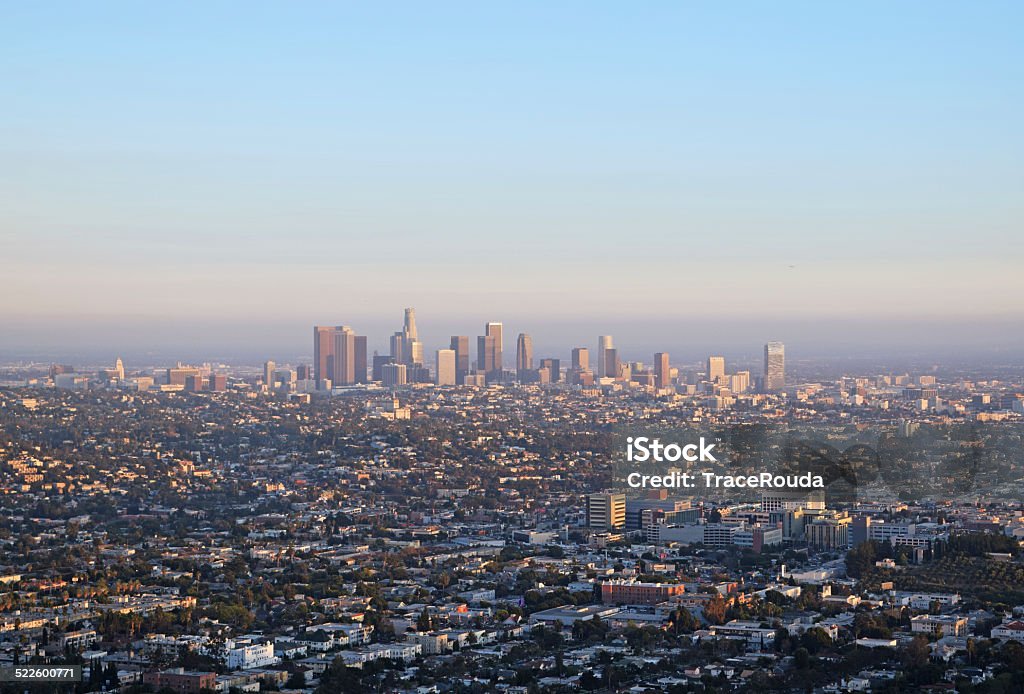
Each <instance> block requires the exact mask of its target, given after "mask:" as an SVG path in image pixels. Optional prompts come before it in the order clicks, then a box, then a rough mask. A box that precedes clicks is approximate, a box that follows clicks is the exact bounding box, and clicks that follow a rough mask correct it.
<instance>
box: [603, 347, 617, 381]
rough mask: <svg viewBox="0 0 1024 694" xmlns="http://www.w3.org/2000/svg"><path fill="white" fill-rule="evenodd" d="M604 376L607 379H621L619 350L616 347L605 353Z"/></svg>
mask: <svg viewBox="0 0 1024 694" xmlns="http://www.w3.org/2000/svg"><path fill="white" fill-rule="evenodd" d="M604 375H605V377H606V378H618V377H619V350H617V349H615V348H614V347H609V348H608V349H606V350H605V351H604Z"/></svg>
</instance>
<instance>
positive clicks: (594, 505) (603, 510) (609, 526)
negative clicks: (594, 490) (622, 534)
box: [587, 493, 626, 530]
mask: <svg viewBox="0 0 1024 694" xmlns="http://www.w3.org/2000/svg"><path fill="white" fill-rule="evenodd" d="M587 525H588V526H589V527H591V528H593V529H594V530H619V529H621V528H623V527H625V525H626V495H625V494H608V493H600V494H588V495H587Z"/></svg>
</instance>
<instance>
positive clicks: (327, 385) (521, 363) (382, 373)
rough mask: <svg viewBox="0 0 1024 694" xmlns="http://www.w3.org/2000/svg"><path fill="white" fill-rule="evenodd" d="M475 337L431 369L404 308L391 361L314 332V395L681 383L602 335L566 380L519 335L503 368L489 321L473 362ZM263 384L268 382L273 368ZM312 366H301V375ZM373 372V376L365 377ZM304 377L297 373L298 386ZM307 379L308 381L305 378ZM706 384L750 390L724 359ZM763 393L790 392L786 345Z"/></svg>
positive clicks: (338, 332)
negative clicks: (625, 355) (628, 357)
mask: <svg viewBox="0 0 1024 694" xmlns="http://www.w3.org/2000/svg"><path fill="white" fill-rule="evenodd" d="M470 344H471V343H470V337H469V336H468V335H452V336H451V340H450V343H449V346H448V347H447V348H445V349H439V350H437V351H436V353H435V356H434V360H433V363H432V364H430V363H428V362H427V361H426V359H425V357H424V348H423V342H422V341H421V340H420V338H419V332H418V330H417V327H416V312H415V310H414V309H412V308H407V309H405V319H404V322H403V325H402V329H401V330H399V331H396V332H395V333H394V334H392V335H391V338H390V345H389V347H390V349H389V352H388V354H376V353H374V355H373V356H372V359H370V360H368V357H367V347H366V337H365V336H362V335H356V334H355V332H354V331H353V330H352V328H350V327H348V326H345V325H341V326H319V325H318V326H315V327H314V328H313V362H314V364H313V368H312V374H311V378H312V379H313V381H314V382H315V384H316V389H317V390H331V389H332V388H336V387H342V386H350V385H356V384H361V383H367V382H370V381H372V382H377V383H381V384H382V385H384V386H388V387H393V386H402V385H406V384H412V383H434V384H436V385H442V386H454V385H473V386H485V385H489V384H495V383H538V384H546V383H560V382H565V383H568V384H569V385H575V386H582V387H588V386H594V385H600V384H602V383H606V382H609V381H611V382H615V381H619V382H629V383H636V384H638V385H641V386H647V387H652V388H654V389H656V390H663V389H667V388H670V387H672V386H673V384H674V383H676V382H677V381H678V378H679V373H678V370H676V369H674V368H672V366H671V365H670V361H669V354H668V352H657V353H656V354H655V355H654V363H653V366H652V367H647V366H646V365H644V364H643V363H641V362H629V361H625V360H623V359H622V358H621V357H620V355H619V351H618V349H617V348H616V347H615V343H614V340H613V338H612V336H611V335H601V336H599V337H598V340H597V349H596V351H595V352H594V355H593V358H592V357H591V353H590V350H589V349H588V348H586V347H574V348H573V349H572V351H571V360H570V364H569V368H568V369H566V370H565V372H564V373H563V370H562V363H561V360H560V359H557V358H550V357H549V358H543V359H540V360H539V362H538V361H536V360H535V359H534V351H533V338H532V337H531V336H530V335H529V334H528V333H519V335H518V336H517V338H516V355H515V369H514V370H507V369H506V368H505V363H504V355H503V353H504V326H503V325H502V323H499V322H493V321H492V322H489V323H487V324H486V325H485V326H484V330H483V334H482V335H479V336H478V337H477V338H476V358H475V359H473V358H472V355H471V354H470ZM268 364H270V367H271V368H270V369H269V371H268V374H267V376H266V377H265V382H266V383H271V378H272V376H271V375H270V374H271V372H273V363H272V362H268ZM303 368H306V369H307V372H308V367H300V369H303ZM368 369H369V371H368ZM302 375H303V374H299V376H300V380H303V379H302V378H301V376H302ZM307 375H309V374H308V373H307ZM706 383H707V384H708V386H707V389H708V392H711V393H713V394H715V395H718V394H719V393H720V392H721V393H723V394H724V395H726V396H728V395H730V394H733V393H743V392H746V391H748V390H750V389H751V388H752V387H753V386H754V383H752V379H751V375H750V372H749V371H738V372H736V373H733V374H728V373H726V368H725V358H724V357H721V356H711V357H708V361H707V373H706ZM761 386H762V388H763V390H765V391H775V390H779V389H781V388H783V387H784V386H785V355H784V348H783V345H782V343H781V342H769V343H768V344H766V345H765V357H764V375H763V378H762V380H761Z"/></svg>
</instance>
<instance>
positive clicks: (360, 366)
mask: <svg viewBox="0 0 1024 694" xmlns="http://www.w3.org/2000/svg"><path fill="white" fill-rule="evenodd" d="M355 349H356V354H355V363H354V369H355V380H354V381H353V383H366V366H367V364H366V335H356V337H355Z"/></svg>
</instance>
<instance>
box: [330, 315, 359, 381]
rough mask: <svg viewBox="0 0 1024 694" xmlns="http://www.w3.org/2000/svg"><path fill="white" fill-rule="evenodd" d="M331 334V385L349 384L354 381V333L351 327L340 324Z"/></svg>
mask: <svg viewBox="0 0 1024 694" xmlns="http://www.w3.org/2000/svg"><path fill="white" fill-rule="evenodd" d="M333 335H334V350H333V354H332V355H331V361H332V364H333V366H332V368H331V373H332V376H333V378H332V379H331V381H332V385H335V386H350V385H352V384H353V383H355V382H356V334H355V332H354V331H353V330H352V328H350V327H348V326H347V325H342V326H340V327H338V328H336V329H335V330H334V333H333Z"/></svg>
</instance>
